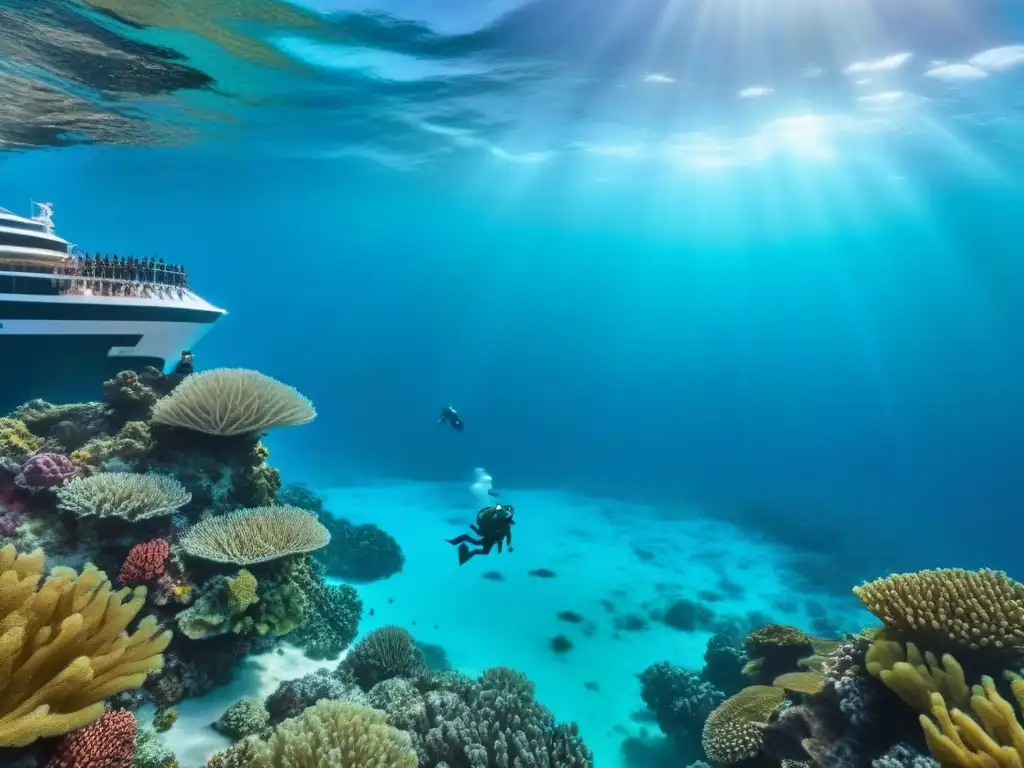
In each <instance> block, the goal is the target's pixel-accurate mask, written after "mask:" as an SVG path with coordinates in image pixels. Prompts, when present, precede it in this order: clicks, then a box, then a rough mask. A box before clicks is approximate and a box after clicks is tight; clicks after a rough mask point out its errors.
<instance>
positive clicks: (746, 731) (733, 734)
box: [701, 685, 786, 765]
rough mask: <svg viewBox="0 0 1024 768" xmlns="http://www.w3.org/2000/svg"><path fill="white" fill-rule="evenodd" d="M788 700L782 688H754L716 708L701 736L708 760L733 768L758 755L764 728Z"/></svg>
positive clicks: (753, 686) (756, 686) (762, 741)
mask: <svg viewBox="0 0 1024 768" xmlns="http://www.w3.org/2000/svg"><path fill="white" fill-rule="evenodd" d="M785 697H786V693H785V691H783V690H782V689H781V688H776V687H775V686H772V685H751V686H748V687H746V688H744V689H743V690H742V691H740V692H739V693H737V694H736V695H735V696H731V697H730V698H728V699H726V700H725V701H723V702H722V703H721V704H719V705H718V706H717V707H715V709H714V710H713V711H712V712H711V714H710V715H708V719H707V720H706V721H704V731H703V733H702V734H701V743H702V744H703V745H704V752H705V753H706V754H707V756H708V759H709V760H713V761H714V762H716V763H722V764H724V765H732V764H733V763H738V762H740V761H741V760H746V759H747V758H750V757H754V756H755V755H757V754H758V753H759V752H760V751H761V746H762V744H763V743H764V732H763V730H762V727H761V726H762V725H763V724H764V723H765V722H767V721H768V718H769V717H770V716H771V715H772V713H773V712H775V711H776V710H777V709H778V708H779V707H781V706H782V702H783V700H784V699H785Z"/></svg>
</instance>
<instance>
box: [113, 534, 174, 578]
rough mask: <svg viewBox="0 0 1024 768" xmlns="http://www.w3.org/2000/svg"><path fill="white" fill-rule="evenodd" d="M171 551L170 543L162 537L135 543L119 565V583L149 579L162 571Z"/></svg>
mask: <svg viewBox="0 0 1024 768" xmlns="http://www.w3.org/2000/svg"><path fill="white" fill-rule="evenodd" d="M170 553H171V547H170V545H169V544H168V543H167V542H166V541H165V540H164V539H153V541H144V542H142V543H140V544H136V545H135V546H134V547H132V548H131V551H129V552H128V557H126V558H125V559H124V565H122V566H121V575H120V576H119V577H118V578H119V579H120V580H121V583H123V584H127V583H128V582H130V581H150V580H152V579H155V578H156V577H157V576H160V575H161V574H162V573H163V572H164V566H165V564H166V562H167V556H168V555H169V554H170Z"/></svg>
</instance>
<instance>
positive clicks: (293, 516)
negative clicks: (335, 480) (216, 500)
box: [181, 507, 331, 565]
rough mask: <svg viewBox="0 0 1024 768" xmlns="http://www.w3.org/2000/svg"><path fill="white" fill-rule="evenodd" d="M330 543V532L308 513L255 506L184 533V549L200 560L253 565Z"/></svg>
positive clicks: (201, 523) (292, 509) (209, 519)
mask: <svg viewBox="0 0 1024 768" xmlns="http://www.w3.org/2000/svg"><path fill="white" fill-rule="evenodd" d="M330 540H331V535H330V534H329V533H328V532H327V529H326V528H324V527H323V525H321V524H320V522H319V521H318V520H317V519H316V517H314V516H313V515H312V514H310V513H309V512H306V511H305V510H302V509H297V508H295V507H256V508H254V509H240V510H238V511H236V512H231V513H230V514H227V515H221V516H219V517H208V518H206V519H205V520H202V521H200V522H199V523H197V524H196V525H195V526H193V527H192V528H190V529H189V530H188V532H186V533H185V535H184V536H183V537H182V540H181V546H182V548H183V549H184V550H185V552H187V553H188V554H189V555H191V556H192V557H196V558H199V559H201V560H212V561H213V562H215V563H230V564H234V565H254V564H255V563H265V562H267V561H269V560H276V559H277V558H279V557H285V556H287V555H295V554H299V553H302V552H311V551H313V550H314V549H319V548H320V547H324V546H326V545H327V544H328V542H330Z"/></svg>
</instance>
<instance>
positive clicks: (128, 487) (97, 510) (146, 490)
mask: <svg viewBox="0 0 1024 768" xmlns="http://www.w3.org/2000/svg"><path fill="white" fill-rule="evenodd" d="M57 497H58V506H59V507H60V508H61V509H63V510H66V511H68V512H73V513H75V514H76V515H78V516H79V517H86V516H90V515H95V516H97V517H117V518H121V519H123V520H127V521H130V522H134V521H137V520H146V519H149V518H152V517H161V516H163V515H172V514H174V513H175V512H176V511H177V510H178V509H179V508H180V507H183V506H185V505H186V504H188V502H189V501H190V500H191V498H192V495H191V494H190V493H189V492H188V491H186V490H185V487H184V486H183V485H182V484H181V483H179V482H178V481H177V480H175V479H174V478H173V477H167V476H165V475H136V474H132V473H130V472H107V473H103V474H99V475H93V476H92V477H76V478H75V479H74V480H72V481H71V482H70V483H68V484H67V485H66V486H64V487H63V488H61V489H60V491H58V492H57Z"/></svg>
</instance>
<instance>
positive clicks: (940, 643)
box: [853, 568, 1024, 651]
mask: <svg viewBox="0 0 1024 768" xmlns="http://www.w3.org/2000/svg"><path fill="white" fill-rule="evenodd" d="M853 592H854V594H855V595H857V597H858V598H859V599H860V601H861V602H862V603H863V604H864V607H865V608H867V609H868V610H869V611H871V612H872V613H873V614H875V616H877V617H878V618H879V619H881V620H882V622H883V623H884V624H885V626H886V629H888V630H892V631H894V632H896V633H899V634H900V635H903V636H905V638H906V639H908V640H913V641H915V642H918V643H920V644H921V645H922V646H924V647H927V648H931V649H934V650H936V651H938V650H942V649H946V648H966V649H970V650H978V649H980V648H986V649H992V650H997V651H1020V650H1021V649H1022V648H1024V584H1021V583H1019V582H1017V581H1014V580H1013V579H1011V578H1010V577H1009V576H1007V575H1006V574H1005V573H1003V572H1002V571H992V570H989V569H987V568H986V569H982V570H980V571H965V570H963V569H962V568H940V569H938V570H931V571H919V572H917V573H899V574H894V575H892V576H887V577H885V578H882V579H876V580H875V581H872V582H869V583H867V584H863V585H861V586H859V587H854V589H853Z"/></svg>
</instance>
